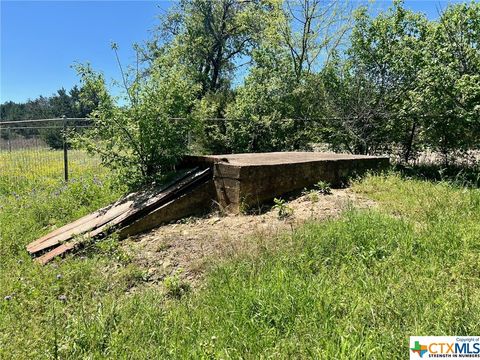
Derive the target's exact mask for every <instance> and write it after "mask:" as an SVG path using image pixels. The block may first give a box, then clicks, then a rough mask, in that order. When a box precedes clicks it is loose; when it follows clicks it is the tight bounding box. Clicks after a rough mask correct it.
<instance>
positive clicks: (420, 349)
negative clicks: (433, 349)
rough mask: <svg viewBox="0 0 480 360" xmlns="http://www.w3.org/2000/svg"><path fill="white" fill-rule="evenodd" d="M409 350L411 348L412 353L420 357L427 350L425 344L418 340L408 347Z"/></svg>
mask: <svg viewBox="0 0 480 360" xmlns="http://www.w3.org/2000/svg"><path fill="white" fill-rule="evenodd" d="M410 350H412V353H417V354H418V355H420V357H423V355H424V354H425V353H426V352H428V349H427V345H421V344H420V341H415V346H414V347H413V348H410Z"/></svg>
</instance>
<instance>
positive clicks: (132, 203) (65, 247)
mask: <svg viewBox="0 0 480 360" xmlns="http://www.w3.org/2000/svg"><path fill="white" fill-rule="evenodd" d="M212 176H213V175H212V170H211V169H210V168H207V169H199V168H194V169H191V170H188V171H186V172H185V173H183V174H182V175H180V176H178V177H177V178H176V179H175V180H174V181H172V182H171V183H169V184H167V185H166V186H164V187H163V188H160V189H158V188H157V189H154V188H153V189H148V190H144V191H139V192H136V193H132V194H129V195H127V196H125V197H123V198H122V199H120V200H118V201H117V202H115V203H114V204H111V205H109V206H107V207H105V208H103V209H100V210H97V211H95V212H93V213H91V214H89V215H86V216H84V217H82V218H80V219H78V220H76V221H74V222H72V223H70V224H67V225H65V226H62V227H60V228H58V229H56V230H55V231H52V232H51V233H49V234H47V235H45V236H42V237H41V238H39V239H37V240H35V241H33V242H31V243H30V244H28V245H27V251H28V252H29V253H30V254H31V255H33V256H36V259H35V260H36V261H38V262H39V263H41V264H46V263H47V262H49V261H51V260H52V259H54V258H55V257H57V256H60V255H62V254H64V253H66V252H68V251H71V250H72V249H74V248H76V247H78V246H79V245H81V244H82V242H84V241H86V240H87V239H98V238H101V237H104V236H105V235H108V234H109V233H111V232H113V231H116V230H120V229H125V228H126V227H128V226H129V225H130V224H132V223H134V222H135V221H137V220H138V219H140V218H142V217H143V216H145V215H147V214H149V213H151V212H152V211H154V210H155V209H157V208H159V207H162V206H165V205H166V204H168V203H171V202H172V201H175V200H176V199H177V198H179V197H181V196H182V195H184V194H186V193H188V192H189V191H191V190H192V189H194V188H196V187H198V186H200V185H202V184H204V183H205V182H207V181H210V180H211V179H212Z"/></svg>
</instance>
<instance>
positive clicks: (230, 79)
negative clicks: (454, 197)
mask: <svg viewBox="0 0 480 360" xmlns="http://www.w3.org/2000/svg"><path fill="white" fill-rule="evenodd" d="M479 39H480V4H478V3H476V2H473V1H472V2H467V3H464V4H452V5H448V6H447V7H446V8H445V9H444V10H443V12H441V13H440V14H439V17H438V19H436V20H431V19H428V18H427V17H426V16H425V15H424V14H421V13H415V12H412V11H410V10H408V9H407V8H406V7H405V6H404V5H403V3H402V1H395V2H394V5H393V6H392V7H391V8H390V9H389V10H388V11H385V12H381V13H379V14H378V15H375V16H373V15H372V11H370V9H369V8H368V7H360V8H358V9H355V10H353V9H351V8H350V7H348V6H346V5H345V2H343V1H333V2H328V3H327V2H324V1H322V0H303V1H295V0H254V1H242V2H241V1H237V0H218V1H213V0H182V1H180V2H179V3H178V4H176V5H174V6H173V7H172V8H171V10H170V11H169V12H167V13H166V14H165V15H164V16H162V17H161V24H160V25H159V27H158V28H157V29H156V30H155V31H154V33H153V38H152V39H150V40H149V41H147V42H146V44H145V45H144V46H138V45H137V46H135V49H136V50H137V52H138V56H137V58H138V59H139V61H140V63H138V62H137V64H136V65H137V66H133V67H132V68H131V69H130V68H127V70H126V71H124V69H123V67H122V65H121V63H120V60H119V59H118V56H117V60H119V61H118V62H119V65H120V70H121V75H122V78H121V79H122V81H121V82H120V83H121V86H122V88H123V90H124V95H125V96H124V98H122V99H121V100H118V99H115V98H114V97H112V96H111V95H109V93H108V91H107V86H106V85H105V80H104V79H103V77H102V76H101V75H99V74H98V73H96V72H95V71H93V70H91V69H90V68H88V66H80V67H78V70H79V73H80V75H81V77H82V82H83V84H82V86H83V88H82V91H81V92H80V93H81V94H80V98H84V99H88V98H90V99H95V100H96V101H97V103H96V104H92V103H91V102H90V105H92V107H91V108H94V109H95V110H94V111H93V112H92V116H93V117H94V118H95V123H96V125H97V129H96V130H94V131H92V132H90V133H89V134H88V136H87V137H84V138H83V139H82V141H81V142H82V143H83V144H85V145H86V146H87V147H88V148H89V149H90V150H91V151H94V152H97V153H100V154H101V156H102V158H103V160H104V163H105V164H106V165H108V166H110V167H112V168H114V169H116V170H118V171H119V173H121V174H123V176H124V177H125V178H126V179H129V180H131V179H136V180H135V181H134V182H137V180H139V181H143V180H145V179H150V178H152V177H154V176H156V175H158V174H165V172H168V171H169V170H170V169H172V167H173V166H174V165H175V163H176V162H177V161H178V160H179V159H180V158H181V157H182V155H184V154H186V153H189V152H192V151H195V152H214V153H229V152H255V151H275V150H298V149H310V148H312V147H313V146H318V145H322V146H324V147H325V146H326V147H329V148H331V149H333V150H336V151H348V152H352V153H360V154H379V153H383V154H391V155H394V156H397V157H398V158H399V159H401V160H402V161H403V162H406V163H407V162H409V161H411V160H412V159H415V158H416V157H417V155H418V153H419V152H421V151H425V150H428V151H433V152H435V153H437V154H441V155H442V156H443V160H444V162H445V163H448V162H450V161H451V160H453V159H455V157H457V156H462V155H465V154H467V153H468V152H469V151H471V150H474V149H478V148H479V147H480V105H479V104H480V49H479ZM114 50H116V45H115V46H114ZM73 95H74V94H72V95H71V96H72V98H73ZM75 96H77V92H75ZM64 97H65V94H64V93H62V94H61V93H60V92H59V95H58V96H56V97H54V98H52V99H51V100H50V101H49V103H50V102H51V103H54V102H60V103H62V99H63V98H64ZM43 100H44V99H43ZM43 100H42V98H41V99H39V100H38V101H40V102H41V101H43ZM54 100H55V101H54ZM84 103H85V104H89V102H88V101H85V102H84ZM96 105H98V106H96ZM87 107H88V105H87ZM7 108H8V106H7V105H4V106H3V107H2V112H3V111H4V109H7ZM63 113H65V111H63ZM45 116H46V115H45ZM3 118H4V117H3V115H2V119H3Z"/></svg>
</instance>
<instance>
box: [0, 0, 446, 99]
mask: <svg viewBox="0 0 480 360" xmlns="http://www.w3.org/2000/svg"><path fill="white" fill-rule="evenodd" d="M450 2H451V1H450ZM173 3H174V2H173V1H73V0H71V1H18V0H0V14H1V19H0V20H1V21H0V23H1V25H0V34H1V38H0V40H1V48H0V51H1V56H0V61H1V65H0V69H1V70H0V103H3V102H5V101H9V100H12V101H16V102H22V101H26V100H27V99H29V98H30V99H34V98H36V97H38V96H39V95H45V96H48V95H51V94H53V93H54V92H55V91H56V90H57V89H59V88H61V87H62V86H63V87H65V88H66V89H70V88H71V87H72V86H73V85H75V84H77V83H78V78H77V76H76V74H75V71H74V70H73V69H72V68H71V65H72V64H74V63H75V62H80V63H85V62H90V63H91V64H92V66H93V68H94V69H97V70H101V71H103V72H104V73H105V75H106V77H107V79H110V78H118V77H119V73H118V67H117V64H116V60H115V57H114V53H113V52H112V50H111V49H110V43H111V42H112V41H115V42H117V43H118V44H119V47H120V56H121V59H122V62H123V63H124V64H132V63H134V60H135V55H134V52H133V50H132V44H133V43H135V42H137V43H142V42H144V41H145V40H147V39H149V38H150V37H151V34H150V32H151V30H152V29H153V28H154V27H155V25H156V24H158V20H157V18H156V17H157V15H158V14H160V13H162V12H164V11H165V10H167V9H168V8H169V7H170V6H172V4H173ZM447 3H448V2H447V1H446V0H423V1H420V0H410V1H409V0H407V1H406V6H407V7H408V8H411V9H412V10H416V11H421V12H424V13H426V14H427V16H428V17H429V18H436V17H437V9H438V8H442V7H445V6H446V4H447ZM390 4H391V1H387V0H383V1H379V0H377V1H375V2H374V5H373V6H374V7H375V8H377V11H378V9H382V8H387V7H388V6H389V5H390Z"/></svg>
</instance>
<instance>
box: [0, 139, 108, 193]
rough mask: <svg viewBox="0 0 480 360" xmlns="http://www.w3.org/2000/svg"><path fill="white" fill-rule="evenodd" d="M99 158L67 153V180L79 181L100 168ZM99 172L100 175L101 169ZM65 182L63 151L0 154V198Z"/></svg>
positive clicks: (3, 152) (47, 150) (71, 151)
mask: <svg viewBox="0 0 480 360" xmlns="http://www.w3.org/2000/svg"><path fill="white" fill-rule="evenodd" d="M99 164H100V161H99V159H98V158H95V157H91V156H89V155H88V154H86V153H85V152H84V151H81V150H68V167H69V176H70V178H72V179H74V178H79V177H81V176H83V175H84V172H85V171H86V172H87V173H88V172H89V171H90V170H94V169H96V168H97V167H99ZM100 171H102V170H101V169H100ZM63 178H64V161H63V151H62V150H51V149H48V148H31V149H22V150H13V151H11V152H9V151H7V150H4V151H0V194H2V193H3V194H5V193H9V192H10V193H11V192H19V191H20V192H21V191H22V189H29V188H32V187H33V186H37V185H38V186H43V185H45V183H51V182H56V181H58V180H61V179H63Z"/></svg>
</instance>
